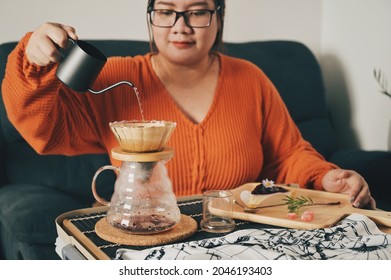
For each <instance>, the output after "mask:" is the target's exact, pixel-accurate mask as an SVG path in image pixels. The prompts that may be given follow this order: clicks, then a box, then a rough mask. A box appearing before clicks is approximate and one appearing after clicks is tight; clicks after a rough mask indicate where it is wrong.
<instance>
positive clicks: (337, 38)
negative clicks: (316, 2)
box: [320, 0, 391, 150]
mask: <svg viewBox="0 0 391 280" xmlns="http://www.w3.org/2000/svg"><path fill="white" fill-rule="evenodd" d="M323 4H324V5H323V8H322V10H323V28H322V32H321V33H322V42H321V46H322V48H321V50H320V52H321V54H322V59H321V63H322V68H323V70H324V76H325V80H326V84H327V90H328V97H329V101H330V104H333V106H332V107H331V108H332V116H333V118H334V120H335V124H336V127H337V130H338V132H339V133H338V134H339V135H340V136H341V140H342V142H343V143H344V145H345V146H349V145H350V144H351V143H352V141H354V139H352V137H351V136H349V133H350V131H346V130H345V129H343V128H345V127H346V126H347V125H351V127H352V129H353V130H354V132H355V133H356V136H357V139H358V140H359V143H358V145H359V146H361V147H363V148H364V149H383V150H386V148H387V139H388V133H389V128H388V126H389V123H390V121H391V99H390V98H388V97H386V96H385V95H383V94H381V93H380V92H379V88H380V87H379V85H378V84H377V82H376V80H375V79H374V76H373V70H374V68H380V69H382V70H383V71H384V73H385V74H386V77H387V79H388V85H389V89H390V90H391V36H390V34H391V1H389V0H370V1H369V0H343V1H341V0H323ZM347 108H348V109H347ZM349 115H351V116H352V117H351V119H350V118H349Z"/></svg>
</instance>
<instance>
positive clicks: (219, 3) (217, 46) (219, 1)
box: [147, 0, 225, 51]
mask: <svg viewBox="0 0 391 280" xmlns="http://www.w3.org/2000/svg"><path fill="white" fill-rule="evenodd" d="M214 2H215V5H216V8H217V7H220V9H219V10H217V15H218V17H217V20H218V21H219V31H218V32H217V35H216V40H215V42H214V43H213V47H212V51H221V50H222V49H223V30H224V16H225V0H214ZM154 5H155V0H148V6H147V13H148V12H149V11H151V10H152V9H153V6H154ZM148 25H149V30H150V29H151V27H150V22H149V21H148ZM150 32H151V31H150ZM150 41H151V42H150V43H151V51H153V50H154V49H156V46H155V45H154V43H153V42H152V41H153V38H152V35H151V34H150Z"/></svg>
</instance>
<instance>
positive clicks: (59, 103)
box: [2, 34, 336, 196]
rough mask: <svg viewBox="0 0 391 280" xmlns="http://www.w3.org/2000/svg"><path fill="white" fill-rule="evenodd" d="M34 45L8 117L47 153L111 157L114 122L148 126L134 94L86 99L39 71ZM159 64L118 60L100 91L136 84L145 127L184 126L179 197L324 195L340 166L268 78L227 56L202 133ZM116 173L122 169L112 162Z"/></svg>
mask: <svg viewBox="0 0 391 280" xmlns="http://www.w3.org/2000/svg"><path fill="white" fill-rule="evenodd" d="M29 36H30V34H28V35H27V36H25V37H24V38H23V39H22V40H21V42H20V43H19V44H18V46H17V47H16V49H15V50H14V51H13V52H12V54H11V55H10V56H9V60H8V65H7V69H6V75H5V79H4V81H3V85H2V91H3V99H4V103H5V105H6V109H7V113H8V117H9V119H10V121H11V122H12V123H13V124H14V125H15V127H16V128H17V129H18V131H19V132H20V133H21V134H22V135H23V137H24V138H25V139H26V140H27V141H28V142H29V143H30V145H31V146H32V147H34V149H35V150H36V151H37V152H39V153H41V154H66V155H76V154H86V153H110V150H111V149H112V148H113V147H115V146H118V144H117V142H116V140H115V138H114V135H113V134H112V132H111V130H110V128H109V126H108V123H109V122H112V121H119V120H131V119H140V118H141V115H140V111H139V108H138V104H137V99H136V97H135V95H134V93H133V91H132V89H131V88H130V87H127V86H120V87H117V88H115V89H113V90H111V91H109V92H106V93H104V94H100V95H93V94H90V93H85V94H79V93H75V92H72V91H71V90H69V89H68V88H66V87H65V86H64V85H62V83H61V82H60V81H59V80H58V79H57V78H56V76H55V70H56V65H54V64H52V65H49V66H45V67H39V66H36V65H32V64H30V63H29V62H28V60H27V57H26V55H25V45H26V43H27V40H28V39H29ZM150 58H151V55H150V54H147V55H145V56H136V57H133V58H132V57H115V58H110V59H109V60H108V62H107V64H106V66H105V67H104V69H103V70H102V72H101V74H100V75H99V77H98V80H97V81H96V83H95V84H94V85H93V86H92V88H93V89H96V90H99V89H102V88H105V87H107V86H109V85H112V84H113V83H116V82H118V81H122V80H127V81H131V82H132V83H134V84H135V85H136V86H137V88H138V90H139V92H140V96H141V102H142V107H143V110H144V114H145V118H146V119H155V120H170V121H175V122H177V128H176V130H175V131H174V133H173V135H172V138H171V140H170V141H169V143H168V145H169V146H171V147H173V148H174V149H175V156H174V158H173V159H172V160H170V161H169V162H168V163H167V168H168V172H169V176H170V178H171V180H172V182H173V188H174V192H175V194H176V195H177V196H182V195H191V194H199V193H202V192H203V191H205V190H208V189H230V188H235V187H237V186H239V185H241V184H243V183H246V182H254V181H256V180H261V179H265V178H268V179H270V180H274V181H276V182H286V183H298V184H300V185H301V186H303V187H309V186H311V187H314V188H317V189H322V188H321V178H322V176H323V175H324V174H325V172H327V171H328V170H330V169H332V168H336V166H335V165H333V164H331V163H328V162H325V161H324V159H323V158H322V156H321V155H320V154H318V153H317V152H316V151H315V150H314V149H313V148H312V147H311V145H310V144H309V143H308V142H306V141H304V140H303V139H302V137H301V135H300V132H299V130H298V129H297V127H296V126H295V124H294V122H293V121H292V119H291V118H290V115H289V113H288V111H287V109H286V107H285V105H284V103H283V101H282V99H281V98H280V96H279V94H278V92H277V90H276V89H275V87H274V86H273V84H272V83H271V82H270V81H269V79H268V78H267V77H266V76H265V74H264V73H263V72H262V71H261V70H260V69H259V68H257V67H256V66H255V65H253V64H251V63H250V62H247V61H244V60H240V59H236V58H232V57H228V56H225V55H222V54H219V60H220V73H219V79H218V85H217V88H216V93H215V96H214V100H213V103H212V105H211V108H210V109H209V112H208V114H207V116H206V117H205V119H204V120H203V121H202V122H201V123H200V124H195V123H193V122H192V121H190V120H189V119H188V118H187V117H186V116H185V115H184V114H183V112H182V111H181V110H180V109H179V108H178V106H176V104H175V102H174V101H173V99H172V98H171V97H170V94H169V93H168V92H167V91H166V89H165V87H164V86H163V84H162V83H161V81H160V80H159V78H158V77H157V76H156V74H155V72H154V70H153V69H152V66H151V60H150ZM113 164H114V165H117V166H118V165H120V164H121V163H120V162H116V161H115V160H113Z"/></svg>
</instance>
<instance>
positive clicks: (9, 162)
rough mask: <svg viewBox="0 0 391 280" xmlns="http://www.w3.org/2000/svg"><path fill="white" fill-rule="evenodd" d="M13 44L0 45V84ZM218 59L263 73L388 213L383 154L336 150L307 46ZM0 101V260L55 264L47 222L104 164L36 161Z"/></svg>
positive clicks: (85, 201)
mask: <svg viewBox="0 0 391 280" xmlns="http://www.w3.org/2000/svg"><path fill="white" fill-rule="evenodd" d="M90 43H92V44H93V45H95V46H96V47H97V48H99V49H100V50H101V51H102V52H103V53H105V54H106V55H107V56H113V55H121V56H125V55H135V54H142V53H145V52H147V51H148V50H149V43H147V42H140V41H110V40H101V41H90ZM15 44H16V42H11V43H7V44H3V45H1V46H0V81H2V80H3V77H4V71H5V66H6V60H7V56H8V54H9V53H10V52H11V51H12V49H13V48H14V47H15ZM224 52H225V53H227V54H229V55H233V56H237V57H242V58H246V59H248V60H250V61H252V62H254V63H255V64H257V65H258V66H259V67H260V68H261V69H263V70H264V71H265V72H266V74H267V75H268V76H269V77H270V78H271V80H272V81H273V82H274V83H275V85H276V87H277V88H278V90H279V91H280V93H281V95H282V97H283V99H284V101H285V102H286V104H287V106H288V109H289V111H290V113H291V115H292V117H293V119H294V120H295V122H296V123H297V125H298V127H299V129H300V131H301V132H302V134H303V136H304V138H306V139H307V140H308V141H310V142H311V143H312V144H313V146H314V147H315V148H316V149H318V151H319V152H320V153H322V154H323V155H324V157H325V158H326V159H328V160H329V161H332V162H334V163H336V164H338V165H339V166H341V167H343V168H347V169H354V170H357V171H358V172H360V173H361V174H362V175H364V176H365V178H366V180H367V181H368V183H369V184H370V185H371V187H372V193H373V195H374V197H375V198H376V199H377V200H378V201H379V206H380V207H382V208H384V209H386V210H391V207H390V205H391V186H390V183H389V182H390V181H391V172H390V171H391V153H389V152H383V151H362V150H356V149H349V150H346V149H340V148H339V147H338V143H337V141H336V136H335V134H334V131H333V126H332V122H331V120H330V118H329V112H328V110H327V107H326V103H325V90H324V85H323V80H322V76H321V70H320V67H319V64H318V63H317V61H316V59H315V57H314V56H313V54H312V53H311V52H310V50H309V49H308V48H307V47H305V46H304V45H303V44H301V43H298V42H291V41H265V42H249V43H237V44H226V45H225V51H224ZM0 100H1V102H0V258H3V259H59V256H58V255H57V254H56V252H55V240H56V237H57V233H56V228H55V222H54V221H55V218H56V217H57V216H58V215H60V214H62V213H64V212H67V211H70V210H74V209H80V208H85V207H89V206H90V205H91V204H92V203H93V201H94V199H93V196H92V193H91V187H90V186H91V180H92V177H93V175H94V173H95V171H96V170H97V169H98V168H99V167H101V166H103V165H105V164H107V163H108V157H107V155H83V156H77V157H67V156H61V155H58V156H57V155H56V156H40V155H38V154H37V153H36V152H35V151H34V150H33V149H32V148H31V147H30V146H29V145H28V144H27V143H26V142H25V141H24V139H23V138H22V137H21V136H20V134H19V133H18V132H17V131H16V130H15V128H14V127H13V126H12V124H11V123H10V122H9V121H8V118H7V114H6V111H5V108H4V105H3V102H2V97H1V95H0ZM107 173H110V172H107ZM114 180H115V176H114V174H112V176H111V175H110V174H102V175H101V176H100V179H99V182H98V188H99V192H100V193H101V194H104V196H105V197H107V199H110V196H111V193H112V191H113V183H114ZM233 187H235V186H233Z"/></svg>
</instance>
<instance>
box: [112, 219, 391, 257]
mask: <svg viewBox="0 0 391 280" xmlns="http://www.w3.org/2000/svg"><path fill="white" fill-rule="evenodd" d="M116 259H124V260H130V259H132V260H190V259H192V260H194V259H197V260H232V259H243V260H255V259H256V260H312V259H315V260H323V259H331V260H341V259H345V260H358V259H365V260H367V259H372V260H373V259H375V260H390V259H391V234H386V233H383V232H381V231H380V230H379V229H378V227H377V226H376V224H375V223H374V222H373V221H372V220H370V219H369V218H367V217H366V216H363V215H359V214H352V215H350V216H348V217H346V218H345V219H343V220H342V221H341V222H339V223H338V224H337V225H335V226H334V227H331V228H322V229H315V230H297V229H277V228H274V229H244V230H238V231H235V232H233V233H230V234H227V235H225V236H222V237H217V238H209V239H203V240H198V241H190V242H183V243H176V244H170V245H164V246H158V247H154V248H149V249H145V250H142V251H137V250H131V249H118V250H117V254H116Z"/></svg>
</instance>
